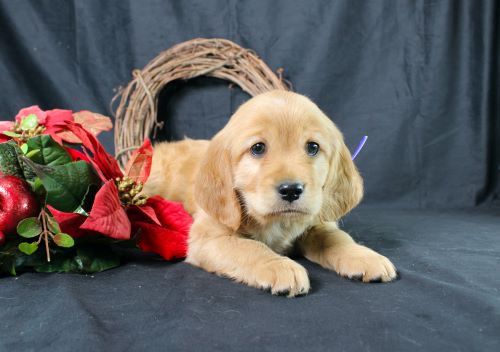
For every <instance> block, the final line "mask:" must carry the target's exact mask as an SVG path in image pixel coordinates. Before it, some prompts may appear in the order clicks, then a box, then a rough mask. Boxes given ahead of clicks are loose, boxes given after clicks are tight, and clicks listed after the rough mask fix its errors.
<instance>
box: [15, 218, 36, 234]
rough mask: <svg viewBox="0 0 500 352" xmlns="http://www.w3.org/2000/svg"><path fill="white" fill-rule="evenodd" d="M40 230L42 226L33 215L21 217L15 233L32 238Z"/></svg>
mask: <svg viewBox="0 0 500 352" xmlns="http://www.w3.org/2000/svg"><path fill="white" fill-rule="evenodd" d="M41 232H42V226H40V223H39V222H38V219H37V218H35V217H33V218H26V219H23V220H21V221H20V222H19V224H17V233H18V234H19V236H22V237H25V238H32V237H36V236H38V235H39V234H40V233H41Z"/></svg>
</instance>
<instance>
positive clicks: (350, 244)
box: [298, 223, 397, 282]
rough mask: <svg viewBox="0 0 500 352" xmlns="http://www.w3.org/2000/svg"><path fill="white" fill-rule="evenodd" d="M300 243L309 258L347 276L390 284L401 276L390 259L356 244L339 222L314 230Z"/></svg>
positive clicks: (304, 253) (302, 238)
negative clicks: (340, 227)
mask: <svg viewBox="0 0 500 352" xmlns="http://www.w3.org/2000/svg"><path fill="white" fill-rule="evenodd" d="M298 244H299V248H300V249H301V251H302V253H303V255H304V256H305V257H306V258H307V259H309V260H310V261H313V262H315V263H318V264H319V265H321V266H322V267H324V268H327V269H330V270H334V271H336V272H337V273H338V274H339V275H341V276H344V277H348V278H361V279H362V280H363V281H364V282H371V281H382V282H387V281H392V280H394V279H395V278H396V276H397V274H396V268H395V267H394V265H393V264H392V263H391V261H390V260H389V259H387V258H386V257H384V256H382V255H380V254H378V253H377V252H375V251H373V250H371V249H369V248H367V247H365V246H362V245H359V244H357V243H355V242H354V240H353V239H352V238H351V236H349V235H348V234H347V233H346V232H344V231H342V230H340V229H339V228H338V227H337V225H336V224H335V223H324V224H321V225H318V226H314V227H312V228H311V229H310V230H309V232H308V233H306V234H305V235H304V236H302V237H301V238H300V240H299V242H298Z"/></svg>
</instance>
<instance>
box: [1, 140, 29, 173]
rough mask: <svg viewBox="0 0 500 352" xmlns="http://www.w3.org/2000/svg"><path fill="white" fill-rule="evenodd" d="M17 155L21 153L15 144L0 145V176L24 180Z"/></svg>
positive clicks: (11, 142)
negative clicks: (10, 176)
mask: <svg viewBox="0 0 500 352" xmlns="http://www.w3.org/2000/svg"><path fill="white" fill-rule="evenodd" d="M18 153H22V152H21V150H20V149H19V147H18V146H17V143H16V142H14V141H9V142H6V143H0V174H3V175H12V176H16V177H19V178H24V177H23V170H22V169H21V165H20V163H19V158H18Z"/></svg>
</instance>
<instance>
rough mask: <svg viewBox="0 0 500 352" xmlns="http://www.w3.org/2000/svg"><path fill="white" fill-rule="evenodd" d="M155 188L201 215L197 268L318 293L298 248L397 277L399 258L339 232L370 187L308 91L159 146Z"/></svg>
mask: <svg viewBox="0 0 500 352" xmlns="http://www.w3.org/2000/svg"><path fill="white" fill-rule="evenodd" d="M145 192H146V193H147V194H149V195H153V194H159V195H161V196H163V197H165V198H167V199H171V200H175V201H181V202H183V203H184V205H185V207H186V209H187V210H188V211H189V212H190V213H191V214H193V215H194V223H193V226H192V228H191V231H190V238H189V250H188V255H187V259H186V261H187V262H188V263H190V264H192V265H195V266H198V267H200V268H203V269H205V270H207V271H209V272H213V273H216V274H219V275H222V276H226V277H229V278H232V279H234V280H236V281H239V282H243V283H245V284H247V285H250V286H253V287H258V288H262V289H270V291H271V292H272V293H273V294H279V293H288V295H289V296H296V295H301V294H305V293H307V292H308V291H309V289H310V284H309V278H308V276H307V272H306V270H305V268H304V267H302V266H301V265H300V264H298V263H297V262H295V261H293V260H292V259H290V258H288V257H287V256H286V255H287V254H290V253H291V252H292V251H294V252H297V251H298V252H299V253H300V254H302V255H303V256H304V257H306V258H307V259H309V260H311V261H313V262H315V263H318V264H319V265H321V266H322V267H324V268H327V269H330V270H333V271H335V272H337V273H338V274H339V275H342V276H344V277H347V278H359V279H361V280H362V281H364V282H370V281H383V282H386V281H391V280H393V279H395V278H396V269H395V267H394V265H393V264H392V263H391V262H390V261H389V259H387V258H386V257H384V256H382V255H380V254H378V253H376V252H374V251H373V250H371V249H369V248H367V247H365V246H362V245H359V244H357V243H355V242H354V241H353V239H352V238H351V237H350V236H349V235H348V234H347V233H346V232H344V231H342V230H341V229H339V227H338V225H337V220H339V219H340V218H341V217H342V216H343V215H345V214H346V213H347V212H349V211H350V210H351V209H352V208H353V207H355V206H356V205H357V204H358V203H359V201H360V200H361V198H362V195H363V182H362V179H361V176H360V175H359V173H358V171H357V169H356V166H355V165H354V163H353V162H352V161H351V154H350V152H349V150H348V149H347V147H346V146H345V144H344V141H343V137H342V134H341V133H340V131H339V130H338V129H337V127H336V126H335V124H334V123H333V122H332V121H331V120H330V119H329V118H328V117H327V116H325V114H324V113H323V112H322V111H321V110H320V109H319V108H318V107H317V106H316V105H315V104H314V103H313V102H311V101H310V100H309V99H307V98H306V97H304V96H302V95H299V94H296V93H292V92H287V91H271V92H268V93H264V94H261V95H258V96H256V97H254V98H252V99H250V100H249V101H247V102H246V103H245V104H243V105H242V106H241V107H240V108H239V109H238V110H237V111H236V113H235V114H234V115H233V116H232V117H231V119H230V121H229V122H228V123H227V125H226V126H225V127H224V128H223V129H222V130H221V131H220V132H219V133H218V134H217V135H216V136H215V137H214V138H213V139H212V140H211V141H194V140H184V141H181V142H176V143H162V144H158V145H157V146H155V149H154V154H153V167H152V173H151V176H150V179H149V181H148V183H147V184H146V187H145Z"/></svg>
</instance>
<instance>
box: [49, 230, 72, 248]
mask: <svg viewBox="0 0 500 352" xmlns="http://www.w3.org/2000/svg"><path fill="white" fill-rule="evenodd" d="M52 239H53V240H54V242H55V243H56V244H57V245H58V246H59V247H64V248H69V247H73V246H74V245H75V241H74V240H73V237H71V236H70V235H68V234H66V233H62V232H61V233H58V234H56V235H55V236H54V237H53V238H52Z"/></svg>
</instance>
